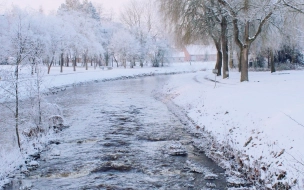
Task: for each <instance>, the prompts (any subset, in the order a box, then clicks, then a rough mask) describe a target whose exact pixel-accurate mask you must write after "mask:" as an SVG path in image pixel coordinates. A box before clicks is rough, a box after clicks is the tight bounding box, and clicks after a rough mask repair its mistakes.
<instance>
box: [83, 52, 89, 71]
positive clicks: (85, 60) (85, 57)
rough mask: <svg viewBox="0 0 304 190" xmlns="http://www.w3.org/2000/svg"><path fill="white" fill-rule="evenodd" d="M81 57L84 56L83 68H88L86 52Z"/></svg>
mask: <svg viewBox="0 0 304 190" xmlns="http://www.w3.org/2000/svg"><path fill="white" fill-rule="evenodd" d="M83 58H84V65H85V69H86V70H88V61H87V55H86V54H84V56H83Z"/></svg>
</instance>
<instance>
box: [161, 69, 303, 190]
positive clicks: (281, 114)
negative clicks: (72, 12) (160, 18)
mask: <svg viewBox="0 0 304 190" xmlns="http://www.w3.org/2000/svg"><path fill="white" fill-rule="evenodd" d="M249 77H250V82H244V83H240V82H239V78H240V74H239V73H238V72H231V73H230V79H228V80H227V79H226V80H223V79H221V78H217V81H219V83H217V84H216V86H215V83H214V82H212V81H211V80H214V78H215V76H214V75H213V74H211V73H210V71H207V72H198V73H194V74H186V75H182V76H180V80H178V81H176V80H171V81H169V82H168V84H167V85H166V86H165V87H164V89H163V90H164V93H166V94H167V95H168V96H169V97H172V99H173V102H174V103H175V104H177V105H178V106H179V107H181V108H183V109H184V110H185V112H186V113H187V115H188V116H189V117H190V118H191V119H192V120H193V121H194V122H195V123H196V124H197V125H198V127H197V128H198V129H200V130H204V131H205V132H206V131H207V132H210V133H211V135H212V136H213V137H215V142H217V143H219V145H229V146H230V147H231V148H232V149H233V150H234V153H232V154H233V156H234V157H235V158H236V159H238V160H239V164H241V165H244V166H243V168H246V167H251V168H255V169H256V170H257V171H256V172H257V174H256V175H258V176H260V178H261V179H264V180H265V183H266V184H267V186H268V187H269V188H270V189H271V188H272V187H273V184H275V183H277V179H280V178H282V179H283V180H281V181H282V182H288V183H289V184H293V183H294V182H298V184H299V185H297V186H295V187H294V188H295V189H304V186H303V183H304V172H303V171H304V159H303V158H304V148H303V146H304V142H303V140H304V138H303V136H304V117H303V115H304V110H303V107H304V101H303V96H304V88H303V81H304V72H303V71H282V72H277V73H274V74H270V73H269V72H250V73H249ZM213 143H214V142H213ZM216 151H217V154H220V155H221V154H224V152H221V150H216ZM225 159H226V160H227V158H225ZM227 163H228V164H227ZM227 163H226V164H225V163H222V165H226V168H227V169H229V162H227ZM285 172H286V173H285ZM248 175H249V170H248ZM284 176H286V178H284Z"/></svg>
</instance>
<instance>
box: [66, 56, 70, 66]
mask: <svg viewBox="0 0 304 190" xmlns="http://www.w3.org/2000/svg"><path fill="white" fill-rule="evenodd" d="M69 63H70V58H69V54H67V57H66V66H67V67H69V66H70V65H69Z"/></svg>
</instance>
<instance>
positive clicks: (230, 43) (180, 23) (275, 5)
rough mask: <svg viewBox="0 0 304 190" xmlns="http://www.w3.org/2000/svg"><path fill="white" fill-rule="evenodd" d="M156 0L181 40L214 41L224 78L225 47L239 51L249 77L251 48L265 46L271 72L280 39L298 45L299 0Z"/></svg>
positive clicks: (242, 68) (242, 67)
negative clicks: (268, 54)
mask: <svg viewBox="0 0 304 190" xmlns="http://www.w3.org/2000/svg"><path fill="white" fill-rule="evenodd" d="M159 3H160V9H161V12H162V13H163V15H164V19H165V20H166V21H167V24H168V26H169V28H171V29H172V30H173V32H175V34H176V37H177V39H178V40H177V41H178V42H179V43H180V44H190V43H206V42H209V43H210V42H213V43H214V45H215V47H216V48H217V62H216V67H215V68H216V69H217V70H218V75H222V74H223V78H227V77H228V76H229V72H228V65H229V51H230V52H231V53H230V55H232V52H233V51H237V52H238V57H239V70H240V72H241V81H242V82H243V81H248V80H249V77H248V63H249V53H252V54H256V55H257V54H259V53H260V52H262V51H265V50H268V51H269V52H270V57H272V58H271V64H272V65H273V66H272V72H273V71H274V58H273V57H274V51H275V50H277V49H279V48H281V47H282V46H284V45H289V46H291V47H295V46H297V45H299V43H298V37H299V31H301V26H300V25H299V24H298V23H301V19H302V18H303V12H302V8H303V1H302V0H300V1H294V0H267V1H265V0H176V1H170V0H159ZM230 57H232V56H230ZM231 65H232V64H231ZM222 67H223V73H222V72H221V69H222Z"/></svg>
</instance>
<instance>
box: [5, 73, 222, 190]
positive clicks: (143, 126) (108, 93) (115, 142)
mask: <svg viewBox="0 0 304 190" xmlns="http://www.w3.org/2000/svg"><path fill="white" fill-rule="evenodd" d="M169 77H176V78H177V80H178V76H159V77H148V78H142V79H133V80H123V81H113V82H104V83H96V84H90V85H86V86H81V87H76V88H73V89H69V90H67V91H64V92H60V93H58V94H57V95H54V96H52V97H50V99H58V100H57V103H59V104H60V105H61V106H62V107H63V111H64V115H65V118H66V123H67V124H68V125H70V128H68V129H66V130H64V131H62V132H61V133H60V134H59V135H58V137H57V138H56V139H54V140H53V142H55V143H52V144H50V145H49V146H48V148H47V149H46V150H45V151H43V152H42V154H41V158H40V159H39V160H38V162H39V168H38V169H37V170H34V171H31V172H30V173H29V174H28V175H27V176H23V178H24V179H22V180H21V181H19V180H17V181H18V182H16V181H15V184H14V185H13V186H11V187H9V188H8V189H15V188H16V189H19V188H20V187H23V188H24V189H27V188H28V189H35V190H36V189H39V190H40V189H46V190H47V189H56V190H59V189H113V190H114V189H174V190H178V189H208V188H207V186H206V184H207V183H213V184H212V185H216V188H214V189H225V188H226V179H225V175H224V170H222V169H221V168H219V167H218V166H217V165H216V164H215V163H214V162H212V161H211V160H210V159H208V158H207V157H206V156H205V155H204V154H202V153H199V152H198V151H196V150H195V148H194V147H193V146H192V143H191V140H192V137H191V135H189V134H188V133H187V132H186V131H185V130H184V127H185V126H184V125H183V124H181V123H180V122H179V120H178V118H176V117H175V116H174V115H173V114H172V113H170V112H169V111H168V109H167V107H166V106H165V105H164V104H163V103H161V102H159V101H157V100H155V99H154V98H153V95H152V91H153V90H156V89H158V88H161V86H162V85H163V84H164V83H165V82H166V80H167V79H168V78H169ZM176 150H182V153H181V155H179V156H174V155H172V152H173V154H174V153H178V151H176ZM174 151H176V152H174ZM185 152H187V155H185V154H184V153H185ZM208 173H213V174H216V175H218V179H217V180H205V179H204V177H205V175H206V174H208Z"/></svg>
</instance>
